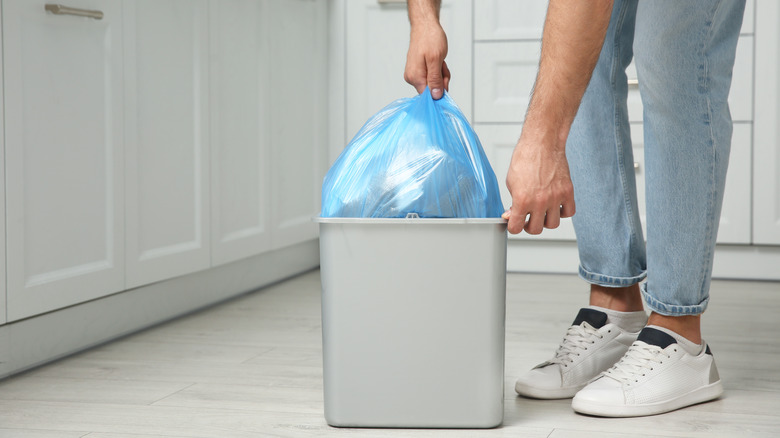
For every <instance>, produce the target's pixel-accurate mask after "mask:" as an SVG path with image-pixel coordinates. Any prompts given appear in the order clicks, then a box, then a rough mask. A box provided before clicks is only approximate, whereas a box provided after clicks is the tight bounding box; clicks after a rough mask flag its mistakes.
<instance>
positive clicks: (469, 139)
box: [321, 88, 504, 218]
mask: <svg viewBox="0 0 780 438" xmlns="http://www.w3.org/2000/svg"><path fill="white" fill-rule="evenodd" d="M503 212H504V208H503V206H502V205H501V195H500V193H499V191H498V182H497V181H496V175H495V173H493V169H492V168H491V167H490V163H489V162H488V159H487V157H486V156H485V151H483V150H482V145H481V144H480V142H479V139H478V138H477V135H476V133H474V130H473V129H472V128H471V126H470V125H469V123H468V121H467V120H466V118H465V117H464V116H463V113H461V112H460V109H458V107H457V105H455V102H454V101H453V100H452V98H450V96H449V95H448V94H447V93H446V92H445V93H444V97H442V98H441V99H439V100H433V98H432V97H431V93H430V91H429V90H428V89H427V88H426V89H425V91H424V92H423V93H422V94H420V95H419V96H415V97H412V98H406V99H399V100H396V101H395V102H393V103H391V104H390V105H388V106H386V107H385V108H384V109H382V110H381V111H379V113H377V114H376V115H374V116H373V117H372V118H371V119H369V120H368V122H366V124H365V125H363V127H362V128H361V129H360V131H359V132H358V133H357V135H355V138H353V139H352V141H351V142H350V143H349V145H347V147H346V149H344V151H343V152H342V153H341V155H340V156H339V157H338V159H337V160H336V162H335V163H334V164H333V166H332V167H331V168H330V170H329V171H328V174H327V175H326V176H325V181H324V183H323V186H322V213H321V215H322V217H373V218H380V217H381V218H397V217H406V216H407V214H409V213H416V214H417V215H418V216H419V217H424V218H448V217H461V218H462V217H499V216H501V213H503Z"/></svg>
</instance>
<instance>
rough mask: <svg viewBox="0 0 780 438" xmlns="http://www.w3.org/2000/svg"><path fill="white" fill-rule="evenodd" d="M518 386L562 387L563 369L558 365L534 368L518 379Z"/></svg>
mask: <svg viewBox="0 0 780 438" xmlns="http://www.w3.org/2000/svg"><path fill="white" fill-rule="evenodd" d="M516 386H518V387H522V386H525V387H531V388H539V389H558V388H560V387H561V371H560V369H559V367H558V366H557V365H548V366H546V367H543V368H534V369H532V370H531V371H528V372H527V373H525V374H523V375H522V376H520V378H519V379H517V385H516Z"/></svg>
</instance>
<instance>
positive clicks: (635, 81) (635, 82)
mask: <svg viewBox="0 0 780 438" xmlns="http://www.w3.org/2000/svg"><path fill="white" fill-rule="evenodd" d="M628 86H629V87H638V86H639V79H629V80H628Z"/></svg>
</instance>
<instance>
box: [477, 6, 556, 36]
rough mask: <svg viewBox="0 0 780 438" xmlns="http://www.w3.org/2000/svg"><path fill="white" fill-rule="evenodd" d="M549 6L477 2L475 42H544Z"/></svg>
mask: <svg viewBox="0 0 780 438" xmlns="http://www.w3.org/2000/svg"><path fill="white" fill-rule="evenodd" d="M546 15H547V2H540V1H532V0H531V1H529V0H523V1H517V0H479V1H477V2H474V40H475V41H491V40H503V41H505V40H541V39H542V29H543V28H544V18H545V16H546Z"/></svg>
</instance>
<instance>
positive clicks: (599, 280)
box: [579, 265, 647, 287]
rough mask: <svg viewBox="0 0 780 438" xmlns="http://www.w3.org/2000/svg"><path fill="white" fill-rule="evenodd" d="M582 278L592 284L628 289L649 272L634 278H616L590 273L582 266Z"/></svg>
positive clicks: (580, 272) (580, 271) (580, 270)
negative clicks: (627, 287)
mask: <svg viewBox="0 0 780 438" xmlns="http://www.w3.org/2000/svg"><path fill="white" fill-rule="evenodd" d="M579 274H580V278H581V279H583V280H585V281H587V282H588V283H590V284H595V285H597V286H604V287H626V286H631V285H632V284H637V283H639V282H641V281H642V280H644V279H645V277H647V272H641V273H640V274H639V275H635V276H633V277H614V276H611V275H604V274H597V273H595V272H590V271H588V270H586V269H585V268H583V267H582V265H580V269H579Z"/></svg>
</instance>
